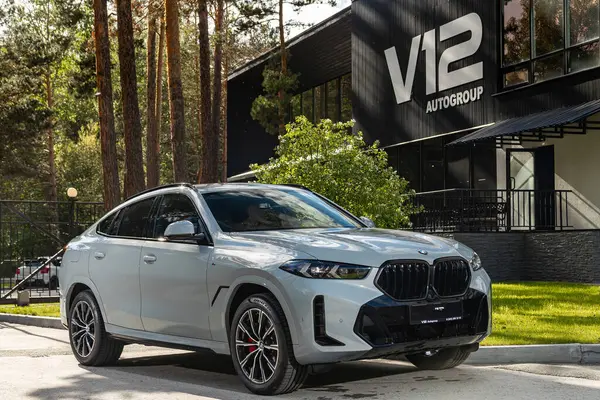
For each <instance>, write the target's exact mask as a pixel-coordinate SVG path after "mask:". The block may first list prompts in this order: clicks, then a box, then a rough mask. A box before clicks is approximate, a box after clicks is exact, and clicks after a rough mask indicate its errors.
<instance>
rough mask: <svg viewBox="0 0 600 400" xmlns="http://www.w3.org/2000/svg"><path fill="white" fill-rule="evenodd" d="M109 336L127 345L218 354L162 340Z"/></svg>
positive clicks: (209, 350)
mask: <svg viewBox="0 0 600 400" xmlns="http://www.w3.org/2000/svg"><path fill="white" fill-rule="evenodd" d="M108 335H109V336H110V337H112V338H115V339H118V340H121V341H123V342H126V343H132V344H133V343H136V344H143V345H147V346H156V347H164V348H168V349H179V350H189V351H198V352H200V351H202V352H210V353H212V354H216V352H215V351H214V350H213V349H210V348H207V347H197V346H188V345H185V344H179V343H172V342H163V341H160V340H150V339H140V338H135V337H133V336H127V335H119V334H114V333H108Z"/></svg>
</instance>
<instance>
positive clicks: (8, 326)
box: [0, 322, 70, 345]
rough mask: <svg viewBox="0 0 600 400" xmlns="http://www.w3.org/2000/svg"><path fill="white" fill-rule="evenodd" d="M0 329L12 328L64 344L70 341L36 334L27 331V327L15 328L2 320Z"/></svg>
mask: <svg viewBox="0 0 600 400" xmlns="http://www.w3.org/2000/svg"><path fill="white" fill-rule="evenodd" d="M0 329H14V330H15V331H19V332H21V333H24V334H26V335H29V336H37V337H40V338H44V339H48V340H53V341H55V342H59V343H63V344H66V345H70V343H69V342H68V341H66V340H60V339H56V338H54V337H52V336H46V335H38V334H36V333H32V332H30V331H28V330H27V329H21V328H17V327H16V326H15V325H14V324H10V325H9V324H6V323H4V322H0Z"/></svg>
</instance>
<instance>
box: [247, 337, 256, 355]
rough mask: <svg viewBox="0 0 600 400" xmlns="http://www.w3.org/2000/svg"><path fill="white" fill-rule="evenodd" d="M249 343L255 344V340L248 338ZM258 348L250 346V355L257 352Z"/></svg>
mask: <svg viewBox="0 0 600 400" xmlns="http://www.w3.org/2000/svg"><path fill="white" fill-rule="evenodd" d="M248 343H254V340H252V339H250V337H249V336H248ZM257 348H258V347H257V346H248V350H249V351H250V353H253V352H255V351H256V349H257Z"/></svg>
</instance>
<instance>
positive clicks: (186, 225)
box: [164, 221, 206, 243]
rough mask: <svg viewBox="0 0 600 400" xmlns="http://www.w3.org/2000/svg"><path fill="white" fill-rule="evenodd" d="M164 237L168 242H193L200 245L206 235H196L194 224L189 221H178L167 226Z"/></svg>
mask: <svg viewBox="0 0 600 400" xmlns="http://www.w3.org/2000/svg"><path fill="white" fill-rule="evenodd" d="M164 237H165V239H167V240H169V241H194V242H197V243H201V242H204V241H205V240H206V235H205V234H204V233H196V228H194V224H192V223H191V222H190V221H178V222H173V223H172V224H169V226H167V229H165V234H164Z"/></svg>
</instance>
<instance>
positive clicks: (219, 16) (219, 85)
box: [210, 0, 225, 182]
mask: <svg viewBox="0 0 600 400" xmlns="http://www.w3.org/2000/svg"><path fill="white" fill-rule="evenodd" d="M224 13H225V9H224V5H223V0H217V7H216V16H215V34H216V41H215V66H214V76H213V103H212V114H211V116H212V129H211V131H212V135H213V140H214V142H215V149H214V153H215V157H214V165H215V168H214V176H211V177H210V178H211V182H218V181H219V147H220V146H219V143H220V139H221V116H222V114H221V105H222V102H223V99H222V94H223V82H222V79H223V78H222V76H223V75H222V69H223V41H224V39H225V31H224V29H223V17H224V15H223V14H224Z"/></svg>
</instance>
